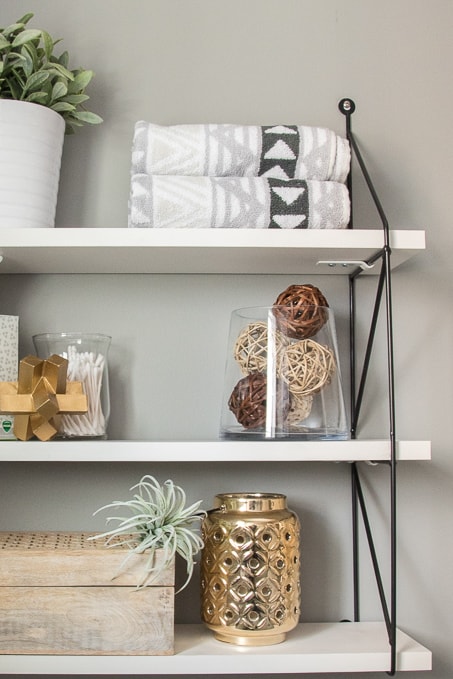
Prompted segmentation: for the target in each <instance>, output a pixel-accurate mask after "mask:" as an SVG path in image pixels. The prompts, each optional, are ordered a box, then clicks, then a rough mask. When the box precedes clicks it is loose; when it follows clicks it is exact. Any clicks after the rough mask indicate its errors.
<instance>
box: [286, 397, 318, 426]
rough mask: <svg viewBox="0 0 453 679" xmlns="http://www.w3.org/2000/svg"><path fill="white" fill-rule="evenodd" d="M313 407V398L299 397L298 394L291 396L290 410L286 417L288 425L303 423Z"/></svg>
mask: <svg viewBox="0 0 453 679" xmlns="http://www.w3.org/2000/svg"><path fill="white" fill-rule="evenodd" d="M312 405H313V396H312V395H311V394H308V396H301V395H300V394H291V408H290V409H289V413H288V415H287V417H286V422H287V423H288V424H297V423H298V422H303V420H306V419H307V417H308V416H309V415H310V413H311V408H312Z"/></svg>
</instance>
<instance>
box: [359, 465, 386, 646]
mask: <svg viewBox="0 0 453 679" xmlns="http://www.w3.org/2000/svg"><path fill="white" fill-rule="evenodd" d="M352 466H353V471H352V473H353V475H354V482H355V486H356V490H357V498H358V501H359V507H360V513H361V516H362V520H363V525H364V528H365V534H366V537H367V541H368V547H369V550H370V555H371V562H372V564H373V570H374V575H375V578H376V584H377V588H378V594H379V599H380V602H381V606H382V612H383V614H384V620H385V625H386V627H387V633H388V635H389V641H390V637H391V622H390V615H389V609H388V606H387V600H386V598H385V591H384V586H383V584H382V577H381V572H380V569H379V562H378V558H377V554H376V548H375V545H374V540H373V534H372V531H371V525H370V521H369V518H368V512H367V508H366V504H365V499H364V496H363V491H362V484H361V482H360V477H359V474H358V471H357V466H356V465H352Z"/></svg>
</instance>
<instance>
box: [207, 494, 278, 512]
mask: <svg viewBox="0 0 453 679" xmlns="http://www.w3.org/2000/svg"><path fill="white" fill-rule="evenodd" d="M214 508H215V509H217V510H220V511H223V512H269V511H279V510H282V509H286V495H282V494H281V493H220V494H219V495H216V496H215V498H214Z"/></svg>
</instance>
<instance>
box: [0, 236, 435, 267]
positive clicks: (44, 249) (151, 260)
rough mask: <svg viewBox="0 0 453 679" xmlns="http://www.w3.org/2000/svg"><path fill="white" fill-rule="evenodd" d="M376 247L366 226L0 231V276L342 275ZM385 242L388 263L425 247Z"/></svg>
mask: <svg viewBox="0 0 453 679" xmlns="http://www.w3.org/2000/svg"><path fill="white" fill-rule="evenodd" d="M383 244H384V237H383V232H382V230H372V229H340V230H319V229H313V230H300V229H296V230H279V229H264V230H261V229H258V230H257V229H217V230H216V229H127V228H124V229H110V228H107V229H99V228H93V229H91V228H70V229H63V228H57V229H0V258H3V259H2V261H1V262H0V273H233V274H237V273H252V274H256V273H266V274H278V273H282V274H293V273H304V274H313V275H315V274H326V273H330V274H347V273H350V271H351V270H353V269H354V266H353V265H351V266H343V265H342V264H341V262H343V261H367V260H369V259H370V258H371V257H373V256H374V255H375V254H376V253H377V252H379V251H380V250H381V249H382V247H383ZM390 245H391V248H392V256H391V263H392V267H393V268H395V267H397V266H399V265H400V264H402V263H403V262H405V261H406V260H407V259H410V258H411V257H413V256H414V255H415V254H416V253H417V252H419V251H421V250H424V249H425V232H424V231H412V230H408V231H405V230H401V231H391V233H390ZM329 261H333V262H340V263H339V264H337V265H336V266H329V265H328V264H320V262H329ZM378 269H379V266H375V267H374V268H373V269H370V270H369V271H367V273H377V271H378Z"/></svg>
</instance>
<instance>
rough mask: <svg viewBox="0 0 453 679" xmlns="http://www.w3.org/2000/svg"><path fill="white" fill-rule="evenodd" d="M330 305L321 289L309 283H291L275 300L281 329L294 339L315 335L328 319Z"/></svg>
mask: <svg viewBox="0 0 453 679" xmlns="http://www.w3.org/2000/svg"><path fill="white" fill-rule="evenodd" d="M328 306H329V304H328V303H327V300H326V298H325V297H324V295H323V294H322V292H321V290H319V289H318V288H316V287H315V286H314V285H310V284H309V283H307V284H305V285H290V286H289V287H288V288H286V290H284V291H283V292H281V293H280V294H279V296H278V297H277V299H276V300H275V302H274V316H275V317H276V318H277V320H278V323H279V329H280V330H281V331H282V332H284V333H285V335H288V337H293V338H294V339H307V338H308V337H313V335H316V333H317V332H318V331H319V330H321V328H322V327H323V325H324V324H325V322H326V321H327V316H328V312H327V310H326V308H327V307H328Z"/></svg>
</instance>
